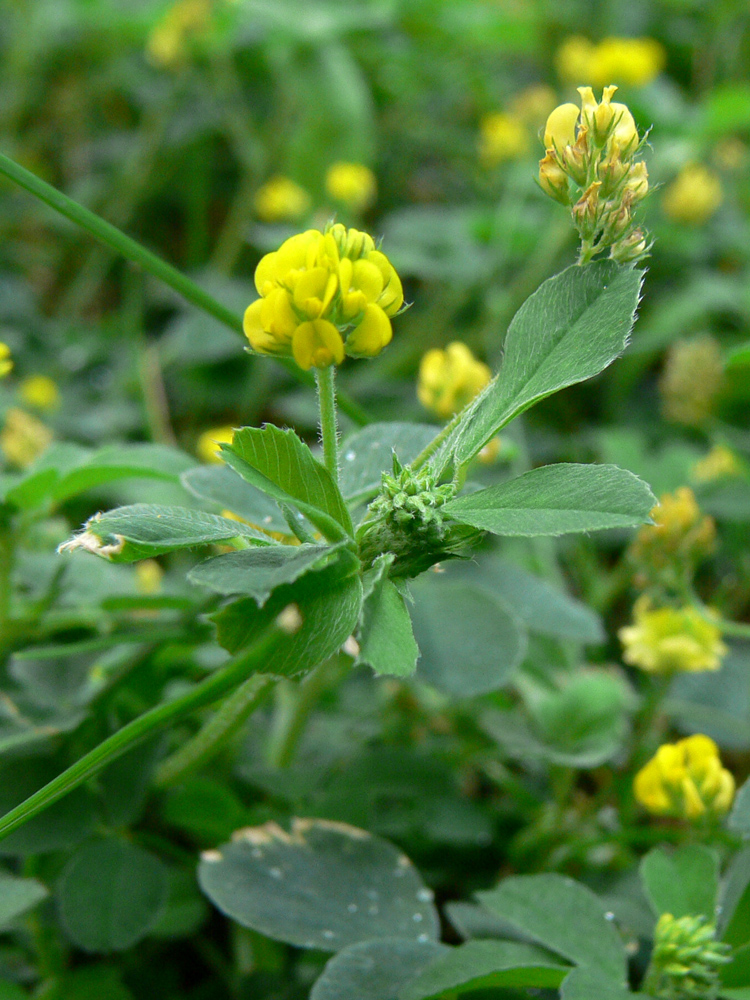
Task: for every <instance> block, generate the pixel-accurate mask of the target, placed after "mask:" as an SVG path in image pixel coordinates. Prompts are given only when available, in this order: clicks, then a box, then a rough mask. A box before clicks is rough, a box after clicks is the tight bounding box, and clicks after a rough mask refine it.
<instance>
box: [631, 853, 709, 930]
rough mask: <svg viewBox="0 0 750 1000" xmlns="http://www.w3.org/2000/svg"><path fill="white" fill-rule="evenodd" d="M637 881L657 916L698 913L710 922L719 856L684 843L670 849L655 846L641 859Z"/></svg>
mask: <svg viewBox="0 0 750 1000" xmlns="http://www.w3.org/2000/svg"><path fill="white" fill-rule="evenodd" d="M641 881H642V882H643V887H644V889H645V891H646V896H647V898H648V901H649V903H650V904H651V909H652V910H653V911H654V914H655V915H656V916H657V917H659V916H660V915H661V914H662V913H671V914H672V916H673V917H688V916H696V915H697V914H699V913H702V914H703V915H704V916H705V917H706V919H707V920H708V921H709V923H713V922H714V917H715V913H714V909H715V906H716V895H717V892H718V887H719V859H718V857H717V856H716V854H715V853H714V852H713V851H711V850H709V848H708V847H704V846H703V845H702V844H685V845H683V846H682V847H679V848H678V849H677V850H676V851H674V852H668V851H666V850H665V849H664V848H663V847H655V848H654V849H653V850H652V851H649V853H648V854H647V855H646V856H645V857H644V858H643V860H642V861H641Z"/></svg>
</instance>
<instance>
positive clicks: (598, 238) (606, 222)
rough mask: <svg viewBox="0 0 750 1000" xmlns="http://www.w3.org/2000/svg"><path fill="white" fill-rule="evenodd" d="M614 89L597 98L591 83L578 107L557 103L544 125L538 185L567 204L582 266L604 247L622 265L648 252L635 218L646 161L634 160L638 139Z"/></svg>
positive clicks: (581, 89)
mask: <svg viewBox="0 0 750 1000" xmlns="http://www.w3.org/2000/svg"><path fill="white" fill-rule="evenodd" d="M616 90H617V87H614V86H609V87H605V88H604V92H603V94H602V99H601V101H597V100H596V98H595V97H594V92H593V90H592V89H591V87H579V88H578V93H579V94H580V95H581V107H580V108H579V107H578V106H577V105H576V104H561V105H560V106H559V107H557V108H555V109H554V111H552V113H551V114H550V116H549V117H548V119H547V124H546V126H545V129H544V146H545V150H546V153H545V156H544V157H543V159H542V160H541V161H540V163H539V184H540V185H541V187H542V190H543V191H544V192H545V193H546V194H548V195H549V196H550V197H551V198H554V199H555V200H556V201H559V202H561V203H562V204H563V205H570V206H571V214H572V216H573V223H574V225H575V227H576V229H577V230H578V232H579V234H580V237H581V255H580V258H579V263H582V264H585V263H587V262H588V261H589V260H591V259H592V257H594V256H595V255H596V254H598V253H600V252H601V251H604V250H607V249H609V251H610V253H609V256H610V257H612V258H613V259H614V260H616V261H619V262H620V263H627V262H629V261H637V260H640V259H641V258H642V257H643V256H644V255H645V254H646V253H647V252H648V245H647V242H646V236H645V234H644V232H643V230H641V229H640V228H635V223H634V219H633V215H634V210H635V207H636V205H637V204H638V203H639V202H640V201H642V200H643V199H644V198H645V197H646V195H647V194H648V171H647V170H646V164H645V162H644V161H643V160H639V159H637V155H638V153H639V151H640V149H641V147H642V140H641V138H640V137H639V135H638V129H637V128H636V125H635V121H634V120H633V116H632V114H631V113H630V110H629V109H628V107H627V105H625V104H619V103H617V102H616V101H613V100H612V98H613V96H614V94H615V91H616Z"/></svg>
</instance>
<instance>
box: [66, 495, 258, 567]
mask: <svg viewBox="0 0 750 1000" xmlns="http://www.w3.org/2000/svg"><path fill="white" fill-rule="evenodd" d="M232 538H247V539H250V540H252V542H254V543H255V544H256V545H275V544H276V543H275V542H274V541H273V539H272V538H269V536H268V535H264V534H263V532H262V531H258V530H257V529H256V528H253V527H251V526H250V525H249V524H243V523H242V522H241V521H234V520H231V519H230V518H227V517H219V515H218V514H206V513H204V512H203V511H202V510H191V509H190V508H189V507H162V506H159V505H157V504H147V503H136V504H132V505H130V506H129V507H117V508H116V509H115V510H110V511H107V512H106V513H105V514H95V515H94V517H90V518H89V519H88V521H87V522H86V524H85V525H84V530H83V532H82V533H80V534H78V535H74V536H73V538H72V539H71V540H70V541H69V542H66V543H65V545H64V546H63V548H64V549H65V550H69V551H72V550H73V549H84V550H85V551H87V552H94V553H95V554H96V555H101V556H104V557H105V558H106V559H110V560H112V561H113V562H135V561H136V560H138V559H147V558H149V557H153V556H158V555H160V554H162V553H164V552H173V551H174V550H175V549H185V548H189V547H191V546H195V545H210V544H213V543H215V542H227V541H229V540H230V539H232Z"/></svg>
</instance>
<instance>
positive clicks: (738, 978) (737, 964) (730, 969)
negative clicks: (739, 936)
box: [719, 944, 750, 1000]
mask: <svg viewBox="0 0 750 1000" xmlns="http://www.w3.org/2000/svg"><path fill="white" fill-rule="evenodd" d="M719 978H720V979H721V982H722V987H729V989H731V990H732V991H733V992H729V990H727V989H723V988H722V989H720V990H719V995H720V996H723V997H732V996H733V995H734V996H736V997H737V1000H745V998H746V997H747V998H750V944H746V945H744V946H743V947H742V948H735V949H734V950H733V952H732V961H731V962H728V963H727V964H726V965H722V966H721V969H720V970H719Z"/></svg>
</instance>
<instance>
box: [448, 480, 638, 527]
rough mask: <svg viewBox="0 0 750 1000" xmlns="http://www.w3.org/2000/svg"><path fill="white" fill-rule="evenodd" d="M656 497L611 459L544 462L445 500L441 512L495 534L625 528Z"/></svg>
mask: <svg viewBox="0 0 750 1000" xmlns="http://www.w3.org/2000/svg"><path fill="white" fill-rule="evenodd" d="M655 504H656V497H655V496H654V495H653V493H652V492H651V490H650V489H649V487H648V486H647V485H646V483H644V482H643V481H642V480H640V479H639V478H638V477H637V476H634V475H633V474H632V472H627V471H626V470H625V469H618V468H617V466H615V465H576V464H572V463H571V464H561V465H546V466H544V467H542V468H540V469H532V470H531V472H525V473H524V474H523V475H522V476H518V477H517V478H516V479H511V480H509V481H507V482H505V483H500V484H499V485H497V486H490V487H489V489H486V490H480V491H479V492H477V493H470V494H469V495H468V496H462V497H457V498H456V499H454V500H449V501H448V503H446V504H445V506H444V507H443V511H444V513H446V514H448V515H449V516H450V517H452V518H453V519H454V520H456V521H459V522H460V523H461V524H470V525H472V526H473V527H475V528H484V529H485V531H492V532H494V533H495V534H497V535H562V534H565V533H566V532H572V531H598V530H601V529H604V528H631V527H635V526H636V525H639V524H642V523H643V522H644V521H647V520H648V515H649V511H650V510H651V509H652V508H653V507H654V506H655Z"/></svg>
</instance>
